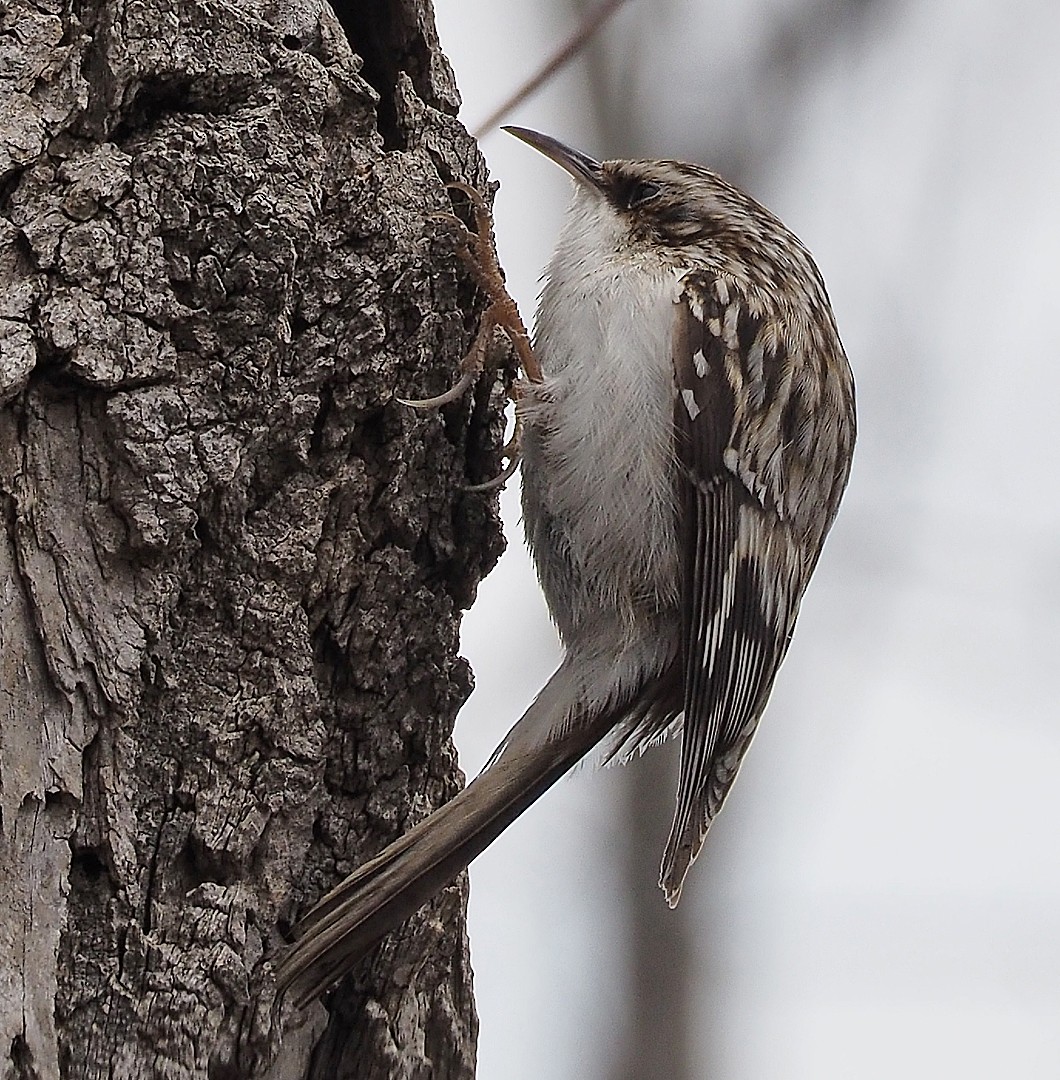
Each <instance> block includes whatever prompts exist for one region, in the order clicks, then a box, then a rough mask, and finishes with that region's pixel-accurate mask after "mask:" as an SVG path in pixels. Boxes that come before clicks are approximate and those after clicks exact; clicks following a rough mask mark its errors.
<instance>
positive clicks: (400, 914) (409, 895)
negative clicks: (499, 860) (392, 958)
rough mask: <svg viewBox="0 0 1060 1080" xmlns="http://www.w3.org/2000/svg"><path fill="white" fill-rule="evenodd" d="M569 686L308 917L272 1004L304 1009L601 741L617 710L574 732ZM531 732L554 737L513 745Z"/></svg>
mask: <svg viewBox="0 0 1060 1080" xmlns="http://www.w3.org/2000/svg"><path fill="white" fill-rule="evenodd" d="M571 681H572V680H571V676H570V673H569V668H568V666H567V664H562V665H560V667H559V669H558V670H557V671H556V673H555V674H554V675H553V676H552V678H551V679H550V680H549V682H548V683H546V685H545V687H544V688H543V689H542V691H541V693H540V694H539V695H538V697H537V698H536V699H535V701H534V703H533V704H532V705H531V706H530V708H529V709H528V710H527V711H526V713H525V714H524V715H523V717H522V719H521V720H520V721H519V723H518V724H517V725H516V726H515V728H513V729H512V732H511V733H510V735H509V737H508V739H506V740H505V743H504V744H503V745H502V748H501V751H500V752H499V753H498V754H497V755H496V756H495V757H494V759H493V760H491V763H490V765H489V766H488V767H487V768H486V770H485V771H484V772H482V773H481V774H480V775H479V776H478V777H476V778H475V779H474V780H472V782H471V783H470V784H469V785H468V786H467V787H466V788H464V790H463V791H461V792H460V794H459V795H457V796H456V797H455V798H453V799H452V800H451V801H450V802H448V803H446V804H445V805H444V806H442V807H440V808H439V809H438V810H436V811H434V813H433V814H431V815H430V816H429V817H427V818H426V819H425V820H423V821H421V822H420V823H419V824H418V825H416V826H415V827H414V828H413V829H411V830H410V831H409V832H407V833H406V834H405V835H404V836H402V837H400V838H399V839H397V840H395V841H394V842H393V843H392V844H390V845H389V846H388V847H386V848H384V849H383V851H381V852H380V853H379V854H378V855H377V856H375V858H373V859H371V860H370V861H369V862H367V863H365V864H364V865H363V866H361V867H360V868H359V869H357V870H355V871H354V872H353V873H352V874H351V875H350V876H349V877H347V878H346V880H345V881H343V882H341V883H340V884H339V885H338V886H337V887H336V888H334V889H332V891H331V892H329V893H328V894H327V895H326V896H325V897H324V898H323V899H322V900H321V901H320V902H319V903H318V904H317V905H316V907H314V908H313V909H312V910H311V911H310V912H309V913H308V915H306V917H305V918H304V919H303V920H302V922H301V923H300V924H299V926H298V928H297V931H296V933H297V934H298V940H297V941H296V943H295V944H294V945H293V946H292V947H291V949H290V951H289V952H288V953H287V955H286V957H284V959H283V962H282V963H281V964H280V967H279V969H278V971H277V974H276V984H277V999H279V997H280V996H282V995H286V994H287V993H288V992H293V998H294V1001H295V1003H296V1004H297V1006H298V1007H299V1008H302V1007H304V1006H305V1005H307V1004H309V1002H311V1001H312V1000H313V999H314V998H316V997H318V996H319V995H320V994H322V993H324V991H325V990H327V989H328V988H329V987H330V986H331V985H332V984H333V983H335V982H336V981H337V980H338V979H339V978H341V977H342V976H343V975H344V974H346V972H348V971H349V970H350V969H351V968H352V966H353V965H354V963H355V962H356V961H357V960H358V959H359V958H360V957H361V956H362V955H363V954H364V953H366V952H367V951H368V949H369V948H370V947H371V946H372V945H374V944H375V942H376V941H377V940H378V939H379V938H381V937H382V936H383V935H384V934H386V933H388V932H389V931H390V930H392V929H394V927H396V926H398V925H399V924H400V923H402V922H404V920H405V919H407V918H408V917H409V916H410V915H412V914H413V912H415V911H416V910H418V909H419V908H420V907H421V906H422V905H423V904H425V903H426V902H427V901H428V900H429V899H430V898H431V897H432V896H434V894H435V893H436V892H438V891H440V890H441V889H442V888H444V886H446V885H447V884H448V883H449V882H450V881H452V880H453V879H454V878H455V877H456V876H457V875H458V874H459V873H460V872H461V871H462V870H463V869H464V868H465V867H466V866H467V865H468V863H470V862H471V860H472V859H474V858H475V857H476V856H477V855H479V854H481V852H482V851H483V850H485V848H486V847H488V846H489V845H490V844H491V843H492V842H493V841H494V840H495V839H496V838H497V837H498V836H499V835H500V834H501V833H502V832H503V831H504V830H505V829H506V828H507V827H508V826H509V825H510V824H511V823H512V822H513V821H514V820H515V819H516V818H517V817H518V816H519V815H520V814H521V813H522V812H523V811H524V810H525V809H526V808H527V807H528V806H530V804H531V803H533V802H534V801H535V800H536V799H537V798H539V797H540V796H541V795H543V794H544V793H545V791H547V790H548V788H550V787H551V786H552V784H554V783H555V782H556V781H557V780H558V779H559V778H560V777H561V776H562V775H563V774H564V773H565V772H566V771H567V770H568V769H569V768H571V766H573V765H574V764H575V763H576V762H578V761H579V760H580V759H581V758H582V757H584V756H585V754H587V753H588V752H589V751H590V750H591V749H592V748H593V746H595V745H596V743H597V742H599V741H600V739H602V738H603V736H604V735H605V734H606V733H607V732H608V730H609V729H610V728H611V726H612V725H613V724H614V722H615V714H616V711H618V712H620V711H621V710H620V708H619V707H618V706H615V707H612V708H607V709H604V710H603V711H602V712H601V713H598V715H597V716H595V717H592V718H589V719H587V720H586V721H583V722H579V720H580V718H579V720H574V721H573V722H572V719H573V718H569V717H566V716H565V715H564V712H563V710H565V709H569V708H570V703H571V701H572V700H577V698H576V697H572V693H571V691H572V686H571ZM556 720H558V721H559V723H555V722H554V721H556ZM527 730H532V731H534V732H537V733H541V732H548V731H551V732H552V733H553V734H552V737H549V736H548V735H545V737H538V738H524V737H516V736H521V735H522V733H523V732H525V731H527Z"/></svg>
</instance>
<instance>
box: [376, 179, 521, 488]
mask: <svg viewBox="0 0 1060 1080" xmlns="http://www.w3.org/2000/svg"><path fill="white" fill-rule="evenodd" d="M446 188H447V190H452V191H459V192H462V193H463V194H464V195H465V196H466V197H467V199H468V201H469V202H470V203H471V212H472V216H473V217H474V219H475V231H474V232H472V231H471V230H470V229H468V228H467V226H466V225H464V223H463V222H462V221H461V220H460V219H459V218H458V217H456V216H455V215H454V214H438V215H437V217H439V218H440V219H442V220H445V221H449V222H453V223H455V224H456V225H457V226H458V227H459V229H460V233H461V240H462V247H461V251H460V255H461V258H463V260H464V262H465V263H466V264H467V266H468V268H469V270H470V271H471V275H472V277H474V279H475V282H476V283H477V284H478V286H479V288H480V289H482V291H483V292H484V293H485V294H486V296H487V297H488V299H489V303H488V304H487V305H486V309H485V311H483V313H482V318H481V320H480V322H479V328H478V332H477V333H476V334H475V340H474V341H473V342H472V343H471V348H470V349H469V350H468V353H467V355H466V356H465V357H464V359H463V360H462V361H461V362H460V377H459V378H458V379H457V381H456V382H455V383H454V384H453V385H452V386H451V387H450V388H449V389H448V390H446V391H445V392H444V393H441V394H438V395H437V396H435V397H430V398H398V399H397V400H398V401H400V402H401V403H402V404H403V405H408V406H410V407H411V408H413V409H439V408H441V407H442V406H443V405H448V404H450V403H451V402H453V401H456V400H457V399H458V398H460V397H462V396H463V395H464V394H465V393H467V391H468V390H469V389H470V387H471V386H472V384H473V383H474V382H475V380H476V379H477V378H478V376H479V375H481V374H482V371H483V369H484V368H485V366H486V353H487V350H488V348H489V344H490V341H491V340H492V339H493V334H494V331H495V330H501V331H502V332H503V333H504V334H505V335H506V336H507V338H508V340H509V341H511V343H512V347H513V348H514V349H515V354H516V357H517V358H518V361H519V366H520V367H521V368H522V371H523V373H524V375H525V376H526V379H527V381H528V382H541V381H542V374H541V365H540V364H539V363H538V362H537V357H535V356H534V352H533V349H531V347H530V336H529V334H527V332H526V327H525V326H524V325H523V320H522V318H521V316H520V315H519V309H518V307H516V304H515V301H514V300H513V299H512V298H511V297H510V296H509V295H508V289H507V288H506V286H505V284H504V274H503V272H502V271H501V266H500V260H499V259H498V257H497V248H496V245H495V243H494V240H493V217H492V215H491V214H490V209H489V207H488V206H487V205H486V201H485V199H483V197H482V195H481V194H479V192H478V191H476V190H475V188H473V187H471V186H469V185H468V184H461V183H456V182H454V183H451V184H446ZM511 393H512V399H513V400H516V403H517V408H518V401H517V398H518V391H517V390H516V389H513V390H512V392H511ZM519 433H520V424H519V418H518V412H517V413H516V421H515V429H514V430H513V432H512V437H511V438H510V439H509V440H508V442H507V443H506V444H505V446H504V450H503V454H504V457H506V458H507V459H508V464H507V466H506V467H505V469H504V471H503V472H502V473H501V474H500V475H499V476H496V477H494V478H493V479H492V480H488V481H486V482H485V483H484V484H473V485H469V486H468V487H467V488H466V490H467V491H493V490H495V489H496V488H499V487H502V486H503V485H504V484H505V483H506V482H507V481H508V480H509V479H510V478H511V477H512V475H513V474H514V473H515V470H516V469H517V468H518V467H519Z"/></svg>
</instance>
